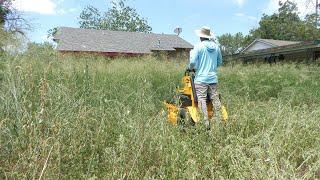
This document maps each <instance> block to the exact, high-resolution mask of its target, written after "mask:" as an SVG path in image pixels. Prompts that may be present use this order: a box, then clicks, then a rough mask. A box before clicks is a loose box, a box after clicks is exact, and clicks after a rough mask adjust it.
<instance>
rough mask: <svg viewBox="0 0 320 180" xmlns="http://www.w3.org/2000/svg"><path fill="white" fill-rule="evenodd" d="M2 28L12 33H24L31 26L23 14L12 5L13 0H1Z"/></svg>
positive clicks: (0, 20)
mask: <svg viewBox="0 0 320 180" xmlns="http://www.w3.org/2000/svg"><path fill="white" fill-rule="evenodd" d="M0 28H1V29H3V30H5V31H7V32H11V33H19V34H24V33H25V31H27V30H30V29H31V26H30V24H29V23H28V21H27V20H26V19H24V18H23V17H22V15H21V14H20V13H19V12H18V11H17V10H16V9H14V8H13V7H12V0H0Z"/></svg>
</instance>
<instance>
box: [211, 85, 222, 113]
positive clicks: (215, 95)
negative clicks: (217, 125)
mask: <svg viewBox="0 0 320 180" xmlns="http://www.w3.org/2000/svg"><path fill="white" fill-rule="evenodd" d="M217 86H218V85H217V84H210V85H209V95H210V98H211V101H212V104H213V107H214V113H215V116H216V118H218V117H220V118H221V102H220V99H219V94H218V92H217Z"/></svg>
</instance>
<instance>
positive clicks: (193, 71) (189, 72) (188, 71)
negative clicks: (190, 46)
mask: <svg viewBox="0 0 320 180" xmlns="http://www.w3.org/2000/svg"><path fill="white" fill-rule="evenodd" d="M191 73H196V70H195V69H189V68H187V69H186V71H185V73H184V75H190V74H191Z"/></svg>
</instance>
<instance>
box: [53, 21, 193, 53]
mask: <svg viewBox="0 0 320 180" xmlns="http://www.w3.org/2000/svg"><path fill="white" fill-rule="evenodd" d="M54 41H55V42H57V50H58V51H59V52H60V53H62V54H66V53H94V54H101V55H104V56H107V57H115V56H118V55H125V56H141V55H146V54H153V53H164V54H166V55H168V56H169V57H179V56H180V55H186V56H189V53H190V50H191V49H192V48H193V46H192V45H191V44H190V43H188V42H187V41H185V40H183V39H182V38H181V37H179V36H177V35H171V34H155V33H141V32H124V31H110V30H96V29H81V28H70V27H61V28H59V30H58V31H57V33H56V35H55V37H54Z"/></svg>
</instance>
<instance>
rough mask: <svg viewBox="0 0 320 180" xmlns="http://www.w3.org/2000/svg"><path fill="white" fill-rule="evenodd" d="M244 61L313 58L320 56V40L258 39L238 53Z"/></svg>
mask: <svg viewBox="0 0 320 180" xmlns="http://www.w3.org/2000/svg"><path fill="white" fill-rule="evenodd" d="M238 57H239V58H241V59H242V60H244V62H250V61H261V60H264V61H268V62H269V63H271V61H272V62H275V63H276V61H281V60H290V61H292V60H297V61H303V60H308V61H310V60H312V61H315V60H317V59H319V58H320V40H315V41H302V42H297V41H281V40H273V39H256V40H254V41H253V42H252V43H251V44H250V45H249V46H247V47H246V48H245V49H243V50H242V52H241V53H240V54H239V55H238Z"/></svg>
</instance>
